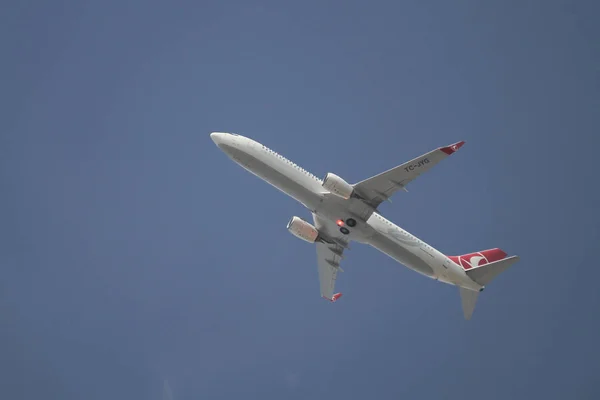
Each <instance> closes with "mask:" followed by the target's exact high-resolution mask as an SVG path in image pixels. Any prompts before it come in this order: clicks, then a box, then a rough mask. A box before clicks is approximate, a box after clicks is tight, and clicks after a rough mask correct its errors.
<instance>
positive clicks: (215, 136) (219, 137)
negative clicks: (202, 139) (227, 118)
mask: <svg viewBox="0 0 600 400" xmlns="http://www.w3.org/2000/svg"><path fill="white" fill-rule="evenodd" d="M226 136H227V134H226V133H224V132H213V133H211V134H210V138H211V139H212V141H213V142H215V144H216V145H217V146H218V145H219V144H221V143H222V142H223V140H224V139H225V137H226Z"/></svg>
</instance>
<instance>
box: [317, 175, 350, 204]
mask: <svg viewBox="0 0 600 400" xmlns="http://www.w3.org/2000/svg"><path fill="white" fill-rule="evenodd" d="M323 187H324V188H325V189H327V190H329V191H330V192H331V193H333V194H335V195H336V196H340V197H341V198H343V199H346V200H348V199H349V198H350V197H352V194H353V193H354V188H353V187H352V186H351V185H350V184H349V183H348V182H346V181H345V180H343V179H342V178H340V177H339V176H337V175H336V174H332V173H331V172H329V173H328V174H327V175H326V176H325V179H324V180H323Z"/></svg>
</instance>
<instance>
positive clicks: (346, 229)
mask: <svg viewBox="0 0 600 400" xmlns="http://www.w3.org/2000/svg"><path fill="white" fill-rule="evenodd" d="M340 232H342V233H343V234H344V235H347V234H349V233H350V231H349V230H348V228H346V227H343V226H342V227H341V228H340Z"/></svg>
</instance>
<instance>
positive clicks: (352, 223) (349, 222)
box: [346, 218, 356, 228]
mask: <svg viewBox="0 0 600 400" xmlns="http://www.w3.org/2000/svg"><path fill="white" fill-rule="evenodd" d="M346 225H348V226H349V227H350V228H352V227H354V226H356V220H355V219H354V218H348V219H347V220H346Z"/></svg>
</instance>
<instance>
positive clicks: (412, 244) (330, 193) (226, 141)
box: [210, 132, 519, 320]
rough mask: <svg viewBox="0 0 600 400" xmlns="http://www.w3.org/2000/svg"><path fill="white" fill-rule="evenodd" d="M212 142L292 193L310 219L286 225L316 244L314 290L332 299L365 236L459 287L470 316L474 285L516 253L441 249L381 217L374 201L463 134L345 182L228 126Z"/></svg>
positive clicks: (444, 153)
mask: <svg viewBox="0 0 600 400" xmlns="http://www.w3.org/2000/svg"><path fill="white" fill-rule="evenodd" d="M210 137H211V139H212V140H213V142H214V143H215V144H216V145H217V146H218V147H219V149H221V150H222V151H223V152H224V153H225V154H226V155H227V156H228V157H229V158H230V159H232V160H233V161H234V162H236V163H237V164H238V165H240V166H241V167H243V168H244V169H246V170H247V171H249V172H250V173H252V174H253V175H255V176H257V177H259V178H261V179H262V180H264V181H266V182H267V183H269V184H270V185H272V186H274V187H275V188H277V189H278V190H280V191H281V192H283V193H285V194H287V195H288V196H290V197H292V198H293V199H295V200H296V201H297V202H299V203H300V204H302V205H303V206H304V207H306V208H307V209H308V210H309V211H310V212H311V213H312V220H313V223H312V224H311V223H310V222H308V221H306V220H305V219H302V218H300V217H297V216H293V217H292V218H291V219H290V220H289V222H288V224H287V229H288V231H289V232H290V233H291V234H292V235H294V236H295V237H297V238H299V239H302V240H304V241H306V242H309V243H313V244H315V245H316V248H317V249H316V252H317V265H318V273H319V284H320V289H321V296H322V297H323V298H325V299H327V300H329V301H331V302H336V301H337V300H338V299H339V298H340V297H341V296H342V294H341V293H335V282H336V280H337V275H338V272H340V271H341V272H343V270H342V268H341V266H340V264H341V260H342V258H343V257H344V251H345V250H347V249H349V248H350V246H349V245H350V243H351V242H357V243H362V244H368V245H370V246H372V247H374V248H375V249H377V250H379V251H381V252H382V253H384V254H386V255H387V256H389V257H391V258H392V259H394V260H396V261H397V262H399V263H400V264H403V265H404V266H406V267H408V268H410V269H412V270H413V271H416V272H417V273H419V274H421V275H424V276H426V277H428V278H431V279H434V280H437V281H440V282H443V283H446V284H449V285H454V286H457V287H458V288H459V292H460V297H461V303H462V309H463V315H464V318H465V319H466V320H469V319H471V316H472V314H473V311H474V309H475V303H476V302H477V298H478V296H479V293H480V292H482V291H483V290H484V288H485V287H486V285H488V284H489V283H490V282H491V281H492V279H494V278H495V277H496V276H498V274H500V273H501V272H503V271H505V270H506V269H507V268H509V267H510V266H511V265H512V264H514V263H515V262H517V261H518V260H519V256H516V255H515V256H510V257H507V253H506V252H504V251H503V250H501V249H499V248H492V249H488V250H482V251H477V252H473V253H469V254H464V255H459V256H446V255H445V254H443V253H441V252H440V251H438V250H436V249H435V248H433V247H432V246H430V245H429V244H427V243H425V242H424V241H422V240H421V239H419V238H417V237H415V236H414V235H412V234H410V233H408V232H407V231H405V230H404V229H402V228H400V227H399V226H397V225H396V224H394V223H392V222H391V221H389V220H387V219H386V218H384V217H383V216H382V215H381V213H380V212H379V209H378V207H379V205H380V204H381V203H383V202H384V201H391V200H390V197H391V196H392V195H393V194H394V193H396V192H397V191H399V190H403V191H407V190H406V186H407V185H408V184H409V183H410V182H412V181H413V180H415V179H416V178H417V177H418V176H420V175H421V174H422V173H424V172H427V171H429V170H430V169H431V168H432V167H434V166H435V165H437V164H438V163H439V162H440V161H442V160H443V159H445V158H446V157H448V156H450V155H452V154H453V153H455V152H456V151H458V150H459V149H460V148H461V147H462V146H463V145H464V144H465V142H458V143H454V144H452V145H449V146H445V147H440V148H437V149H435V150H432V151H430V152H428V153H426V154H423V155H422V156H420V157H417V158H415V159H413V160H410V161H408V162H405V163H404V164H402V165H399V166H397V167H395V168H392V169H389V170H387V171H385V172H382V173H380V174H378V175H375V176H373V177H371V178H368V179H365V180H363V181H360V182H357V183H355V184H350V183H348V182H346V181H345V180H344V179H342V178H341V177H339V176H338V175H335V174H333V173H331V172H329V173H327V174H326V175H325V177H324V179H320V178H318V177H317V176H315V175H313V174H312V173H310V172H308V171H307V170H305V169H304V168H302V167H300V166H299V165H297V164H296V163H294V162H292V161H290V160H288V159H287V158H285V157H283V156H282V155H281V154H278V153H277V152H275V151H274V150H271V149H270V148H268V147H266V146H265V145H263V144H261V143H258V142H256V141H255V140H252V139H250V138H248V137H244V136H241V135H238V134H236V133H227V132H212V133H211V134H210Z"/></svg>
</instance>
